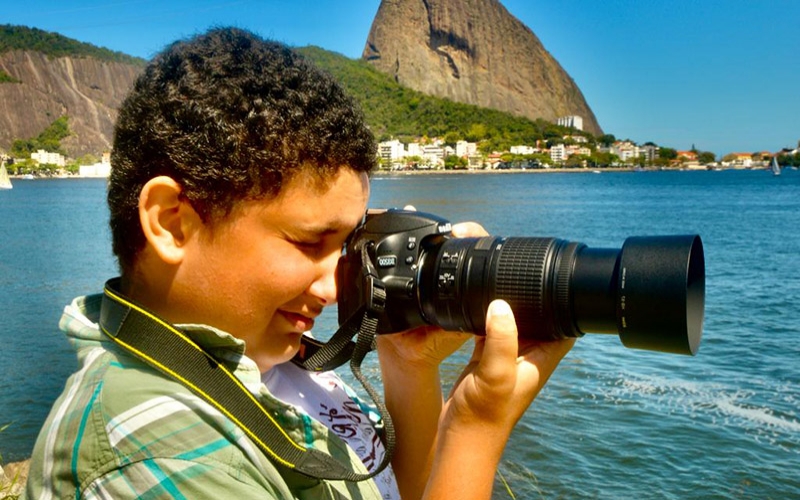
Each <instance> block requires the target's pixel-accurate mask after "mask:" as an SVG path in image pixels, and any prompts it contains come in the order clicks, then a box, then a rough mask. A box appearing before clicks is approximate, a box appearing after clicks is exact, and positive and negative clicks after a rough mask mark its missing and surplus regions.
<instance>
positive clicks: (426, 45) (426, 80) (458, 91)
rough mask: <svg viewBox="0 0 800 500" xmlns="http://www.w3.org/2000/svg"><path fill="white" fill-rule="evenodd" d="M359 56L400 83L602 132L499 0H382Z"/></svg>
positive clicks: (574, 91)
mask: <svg viewBox="0 0 800 500" xmlns="http://www.w3.org/2000/svg"><path fill="white" fill-rule="evenodd" d="M363 58H364V59H365V60H367V61H368V62H370V63H371V64H372V65H374V66H375V67H376V68H378V69H379V70H380V71H382V72H384V73H388V74H390V75H392V76H393V77H394V78H395V79H396V80H397V81H398V82H399V83H400V84H402V85H405V86H408V87H411V88H413V89H416V90H418V91H421V92H424V93H426V94H431V95H436V96H440V97H446V98H449V99H452V100H454V101H457V102H464V103H468V104H475V105H478V106H483V107H488V108H493V109H499V110H501V111H506V112H509V113H513V114H516V115H520V116H525V117H528V118H530V119H537V118H543V119H545V120H548V121H555V120H556V119H557V118H558V117H561V116H567V115H578V116H581V117H582V118H583V124H584V130H586V131H588V132H591V133H593V134H595V135H600V134H602V130H601V128H600V125H599V124H598V122H597V119H596V118H595V116H594V113H593V112H592V110H591V108H589V105H588V104H587V103H586V100H585V99H584V97H583V94H582V93H581V91H580V89H579V88H578V86H577V85H576V84H575V82H574V81H573V80H572V78H571V77H570V76H569V75H568V74H567V72H566V71H564V69H563V68H562V67H561V65H560V64H559V63H558V61H556V60H555V59H554V58H553V56H552V55H550V53H549V52H547V50H545V48H544V47H543V46H542V43H541V42H540V41H539V39H538V38H537V37H536V35H535V34H534V33H533V32H532V31H531V30H530V29H529V28H528V27H526V26H525V25H524V24H523V23H522V22H520V21H519V20H518V19H517V18H515V17H514V16H513V15H511V14H510V13H509V12H508V10H506V8H505V7H503V6H502V5H501V4H500V2H499V1H498V0H382V1H381V4H380V7H379V8H378V13H377V15H376V16H375V20H374V21H373V24H372V28H371V30H370V33H369V37H368V39H367V43H366V46H365V48H364V52H363Z"/></svg>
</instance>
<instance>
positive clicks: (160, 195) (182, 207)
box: [139, 176, 201, 264]
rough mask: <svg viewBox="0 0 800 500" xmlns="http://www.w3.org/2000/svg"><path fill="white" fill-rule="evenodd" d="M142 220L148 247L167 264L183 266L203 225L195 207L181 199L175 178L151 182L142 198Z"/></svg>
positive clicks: (140, 209) (144, 189) (144, 188)
mask: <svg viewBox="0 0 800 500" xmlns="http://www.w3.org/2000/svg"><path fill="white" fill-rule="evenodd" d="M139 220H140V222H141V224H142V231H143V232H144V236H145V238H146V240H147V244H148V245H149V246H150V247H151V248H152V249H153V251H154V252H155V253H156V255H158V256H159V258H160V259H161V260H162V261H163V262H164V263H166V264H179V263H180V262H181V261H182V260H183V257H184V253H185V245H186V243H187V242H188V241H189V238H190V237H191V235H192V232H193V231H194V230H195V229H196V228H197V225H198V224H200V223H201V220H200V216H199V215H198V214H197V212H195V210H194V208H192V205H191V204H190V203H189V202H188V201H187V200H186V199H185V198H183V197H182V196H181V186H180V184H178V183H177V182H175V180H174V179H172V178H171V177H166V176H160V177H154V178H152V179H150V180H149V181H148V182H147V184H145V185H144V187H143V188H142V192H141V193H140V194H139Z"/></svg>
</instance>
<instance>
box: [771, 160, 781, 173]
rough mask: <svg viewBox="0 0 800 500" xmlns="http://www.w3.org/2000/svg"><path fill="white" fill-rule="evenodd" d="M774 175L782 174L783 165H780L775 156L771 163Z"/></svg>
mask: <svg viewBox="0 0 800 500" xmlns="http://www.w3.org/2000/svg"><path fill="white" fill-rule="evenodd" d="M770 168H771V169H772V175H781V166H780V165H778V160H777V159H776V158H775V157H774V156H773V157H772V163H771V164H770Z"/></svg>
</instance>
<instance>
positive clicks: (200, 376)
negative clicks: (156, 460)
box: [100, 278, 394, 481]
mask: <svg viewBox="0 0 800 500" xmlns="http://www.w3.org/2000/svg"><path fill="white" fill-rule="evenodd" d="M378 281H380V280H378ZM381 285H382V283H381ZM118 290H119V278H116V279H112V280H109V281H108V282H107V283H106V286H105V289H104V295H103V302H102V306H101V313H100V328H101V330H102V331H103V333H105V334H106V335H107V336H108V337H110V338H111V340H113V341H114V342H115V343H116V344H117V345H119V346H120V347H122V348H123V349H124V350H125V351H127V352H129V353H131V354H132V355H134V356H135V357H136V358H138V359H140V360H142V361H143V362H144V363H146V364H147V365H149V366H151V367H153V368H155V369H157V370H159V371H160V372H162V373H164V374H165V375H167V376H169V377H170V378H173V379H175V380H177V381H178V382H180V383H181V384H183V385H184V386H186V387H188V388H189V389H190V390H191V391H192V392H194V393H195V394H196V395H198V396H199V397H200V398H202V399H203V400H204V401H206V402H207V403H209V404H211V405H212V406H213V407H214V408H216V409H217V410H219V411H220V412H221V413H222V414H224V415H225V416H227V417H228V418H229V419H230V420H231V421H233V422H234V423H236V424H237V425H238V426H239V427H240V428H241V429H242V430H243V431H244V432H245V433H246V434H247V435H248V436H249V437H250V439H252V440H253V442H254V443H255V444H256V445H257V446H258V447H259V448H260V449H261V450H262V451H263V452H264V453H265V454H266V455H267V456H268V457H269V458H270V459H272V460H273V462H274V463H276V464H278V466H280V467H283V468H287V469H290V470H293V471H296V472H299V473H301V474H303V475H306V476H309V477H313V478H318V479H328V480H345V481H363V480H365V479H369V478H371V477H374V476H375V475H377V474H378V473H379V472H380V471H382V470H383V469H384V468H386V466H387V465H388V464H389V461H390V460H391V455H392V452H393V449H394V430H393V427H392V425H391V420H390V418H389V413H388V412H387V411H386V409H385V406H384V405H383V404H382V403H379V401H380V398H378V397H377V393H376V392H375V390H374V389H373V388H372V387H371V386H370V385H369V383H368V382H366V379H365V378H364V377H363V375H362V374H361V370H360V365H361V361H363V359H364V356H365V355H366V354H367V352H369V351H370V350H371V348H372V344H373V339H374V336H375V329H376V328H377V316H376V311H368V310H365V311H363V315H362V319H361V321H359V323H360V325H359V327H358V328H357V330H358V331H357V332H354V329H353V327H352V325H351V326H348V330H349V331H350V332H354V333H357V334H358V338H357V340H356V342H355V343H354V346H353V349H352V352H351V354H350V355H351V356H352V358H351V367H353V373H354V374H355V375H356V377H357V378H358V379H359V381H361V383H362V384H364V386H365V388H366V389H367V392H368V393H369V394H370V396H371V397H372V398H373V400H375V401H376V403H378V405H379V409H380V411H381V413H382V415H383V418H384V421H385V423H387V424H388V425H386V426H385V432H384V434H385V436H384V446H385V448H386V454H385V456H384V460H383V461H382V462H381V463H380V465H379V466H378V467H377V468H376V469H375V470H373V471H372V472H369V473H367V474H363V473H358V472H355V471H353V470H352V469H351V467H350V466H349V465H345V464H343V463H341V462H339V461H338V460H336V459H335V458H333V457H332V456H330V455H328V454H327V453H324V452H322V451H320V450H317V449H313V448H306V447H305V446H302V445H300V444H298V443H296V442H295V441H294V440H293V439H292V438H291V437H289V436H288V435H287V434H286V432H285V431H284V430H283V428H282V427H281V426H280V424H279V423H278V422H277V421H276V420H275V418H274V417H273V416H272V415H271V413H270V412H269V411H268V410H267V409H266V408H264V407H263V406H262V405H261V404H260V403H259V402H258V400H257V399H256V398H255V396H254V395H253V394H251V393H250V391H248V390H247V388H246V387H245V386H244V385H243V384H242V383H241V381H240V380H239V379H238V378H237V377H236V376H235V375H234V374H233V373H232V372H231V371H230V370H228V369H227V368H226V366H225V365H224V364H223V363H221V362H220V361H218V360H217V359H216V358H214V357H213V356H211V355H210V354H209V353H208V352H206V351H205V350H203V349H202V348H201V347H200V346H199V345H197V344H196V343H195V342H194V341H192V340H191V339H190V338H189V337H187V336H186V335H185V334H184V333H183V332H181V331H180V330H179V329H178V328H176V327H175V326H173V325H171V324H170V323H168V322H166V321H164V320H163V319H161V318H159V317H158V316H156V315H155V314H153V313H152V312H150V311H148V310H146V309H145V308H144V307H142V306H140V305H137V304H135V303H134V302H133V301H131V300H130V299H128V298H126V297H124V296H123V295H122V294H121V293H120V292H119V291H118ZM379 295H380V293H379ZM384 297H385V292H384ZM378 302H379V301H378ZM380 305H382V304H380ZM348 323H350V322H348ZM345 326H347V325H345ZM342 329H344V327H343V328H342ZM342 329H340V331H341V330H342ZM337 334H338V332H337ZM343 335H344V334H343ZM343 335H342V336H343ZM350 337H351V338H352V335H351V336H350ZM348 340H349V339H348Z"/></svg>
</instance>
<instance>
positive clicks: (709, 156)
mask: <svg viewBox="0 0 800 500" xmlns="http://www.w3.org/2000/svg"><path fill="white" fill-rule="evenodd" d="M697 161H699V162H700V164H701V165H708V164H709V163H714V162H715V161H717V157H716V155H715V154H714V153H712V152H710V151H700V152H699V153H697Z"/></svg>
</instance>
